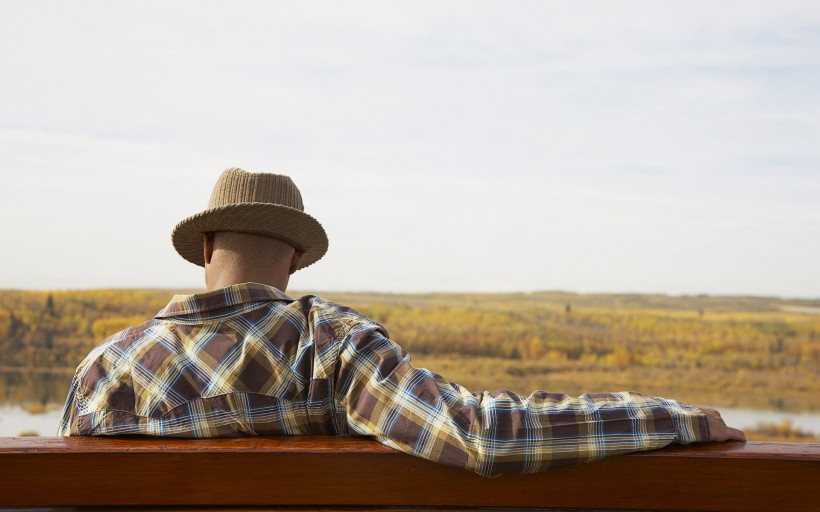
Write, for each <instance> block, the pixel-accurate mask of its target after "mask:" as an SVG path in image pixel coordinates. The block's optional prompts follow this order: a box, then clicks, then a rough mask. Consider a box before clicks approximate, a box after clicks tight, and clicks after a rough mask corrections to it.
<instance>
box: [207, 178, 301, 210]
mask: <svg viewBox="0 0 820 512" xmlns="http://www.w3.org/2000/svg"><path fill="white" fill-rule="evenodd" d="M237 203H273V204H281V205H284V206H288V207H290V208H295V209H297V210H301V211H304V209H305V208H304V205H303V204H302V194H300V193H299V189H298V188H296V185H295V184H294V183H293V181H292V180H291V179H290V178H289V177H288V176H284V175H281V174H270V173H249V172H245V171H243V170H242V169H238V168H232V169H228V170H227V171H225V172H224V173H222V175H221V176H220V177H219V180H218V181H217V183H216V185H215V186H214V191H213V193H212V194H211V200H210V201H208V208H218V207H220V206H225V205H229V204H237Z"/></svg>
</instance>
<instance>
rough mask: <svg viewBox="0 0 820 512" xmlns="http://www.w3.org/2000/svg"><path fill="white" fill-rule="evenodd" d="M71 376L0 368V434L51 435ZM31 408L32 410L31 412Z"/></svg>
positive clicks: (731, 421) (740, 416)
mask: <svg viewBox="0 0 820 512" xmlns="http://www.w3.org/2000/svg"><path fill="white" fill-rule="evenodd" d="M70 382H71V376H70V375H68V374H48V373H44V374H30V373H23V372H0V437H11V436H18V435H20V434H21V433H24V432H27V433H37V434H38V435H41V436H53V435H55V433H56V432H57V424H58V423H59V422H60V416H61V415H62V406H63V403H64V401H65V397H66V393H67V390H68V386H69V383H70ZM715 409H717V410H719V411H720V413H721V415H722V416H723V419H724V420H725V421H726V423H727V424H728V425H729V426H732V427H736V428H739V429H748V428H751V427H754V426H756V425H757V423H758V422H767V423H778V424H779V423H781V422H783V421H786V420H788V421H791V423H792V427H794V428H798V429H800V430H803V431H806V432H811V433H813V434H814V435H820V414H818V413H789V412H782V411H768V410H760V409H731V408H725V407H715ZM32 412H34V413H32Z"/></svg>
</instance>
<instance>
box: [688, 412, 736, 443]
mask: <svg viewBox="0 0 820 512" xmlns="http://www.w3.org/2000/svg"><path fill="white" fill-rule="evenodd" d="M698 409H700V410H701V412H702V413H703V414H704V415H706V421H708V422H709V441H718V442H720V441H745V440H746V434H744V433H743V432H742V431H740V430H738V429H736V428H732V427H729V426H727V425H726V423H725V422H724V421H723V418H721V417H720V412H718V411H717V410H715V409H712V408H711V407H698Z"/></svg>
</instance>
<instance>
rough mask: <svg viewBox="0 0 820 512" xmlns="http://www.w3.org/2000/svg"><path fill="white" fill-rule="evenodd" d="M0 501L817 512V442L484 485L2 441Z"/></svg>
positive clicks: (120, 444)
mask: <svg viewBox="0 0 820 512" xmlns="http://www.w3.org/2000/svg"><path fill="white" fill-rule="evenodd" d="M0 506H5V507H29V508H31V507H50V508H55V507H83V506H106V507H116V508H119V507H125V506H134V507H140V509H145V508H148V507H158V508H169V507H178V506H193V507H205V506H208V507H209V509H211V510H212V509H214V508H215V507H233V508H238V507H249V506H264V508H263V509H262V510H276V509H278V508H288V507H290V508H293V507H300V508H301V507H310V508H312V509H319V510H322V509H333V510H339V509H340V507H341V508H342V509H344V508H371V509H372V508H379V507H381V508H384V507H390V508H391V509H399V510H401V509H403V508H404V509H413V508H425V509H430V508H442V507H454V508H458V509H459V510H464V509H475V508H481V507H491V508H498V507H505V508H506V507H509V508H524V509H526V508H530V509H532V508H541V509H548V508H582V509H620V510H644V509H652V510H744V511H745V510H751V511H754V510H761V511H767V512H771V511H783V510H811V511H817V510H820V444H798V443H745V444H743V443H718V444H705V445H697V446H690V447H674V448H668V449H665V450H660V451H655V452H645V453H637V454H631V455H626V456H622V457H616V458H613V459H607V460H604V461H600V462H595V463H587V464H579V465H576V466H570V467H567V468H562V469H555V470H552V471H547V472H545V473H539V474H532V475H504V476H501V477H498V478H493V479H487V478H482V477H479V476H477V475H474V474H472V473H469V472H466V471H463V470H459V469H454V468H449V467H445V466H441V465H438V464H434V463H431V462H427V461H424V460H421V459H417V458H415V457H411V456H409V455H404V454H402V453H399V452H396V451H393V450H391V449H389V448H386V447H383V446H381V445H380V444H378V443H376V442H375V441H372V440H370V439H366V438H339V437H250V438H247V437H246V438H234V439H204V440H180V439H151V438H87V437H85V438H84V437H72V438H0Z"/></svg>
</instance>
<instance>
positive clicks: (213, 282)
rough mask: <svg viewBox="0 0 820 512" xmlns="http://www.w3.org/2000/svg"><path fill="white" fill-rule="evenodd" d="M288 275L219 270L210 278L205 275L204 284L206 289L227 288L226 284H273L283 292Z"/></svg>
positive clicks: (286, 284) (286, 285)
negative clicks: (218, 272) (219, 271)
mask: <svg viewBox="0 0 820 512" xmlns="http://www.w3.org/2000/svg"><path fill="white" fill-rule="evenodd" d="M288 277H290V276H287V275H286V276H285V278H284V279H283V278H282V276H276V275H264V274H255V273H251V272H221V273H220V274H219V275H217V276H213V277H212V278H208V276H206V279H205V284H206V286H207V288H208V291H211V290H218V289H220V288H227V287H228V286H232V285H235V284H242V283H259V284H266V285H268V286H273V287H274V288H276V289H278V290H280V291H282V292H284V291H285V289H286V288H287V287H288Z"/></svg>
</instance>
